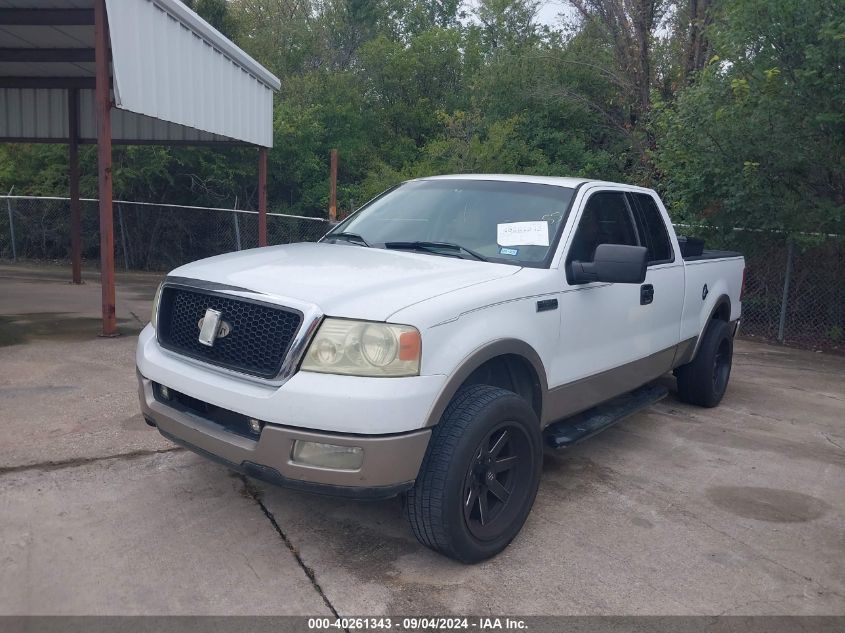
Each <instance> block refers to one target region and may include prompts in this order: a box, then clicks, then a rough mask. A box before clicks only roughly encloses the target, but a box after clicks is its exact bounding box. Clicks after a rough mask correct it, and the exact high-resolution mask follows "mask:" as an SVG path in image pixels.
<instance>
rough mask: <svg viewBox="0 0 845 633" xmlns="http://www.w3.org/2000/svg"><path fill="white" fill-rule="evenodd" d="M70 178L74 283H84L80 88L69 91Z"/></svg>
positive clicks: (71, 250) (71, 254) (71, 245)
mask: <svg viewBox="0 0 845 633" xmlns="http://www.w3.org/2000/svg"><path fill="white" fill-rule="evenodd" d="M67 98H68V101H67V112H68V138H69V139H70V142H69V145H68V180H69V181H70V261H71V268H72V270H73V278H72V283H75V284H81V283H82V203H81V202H80V201H79V90H78V89H76V88H70V89H69V90H68V91H67Z"/></svg>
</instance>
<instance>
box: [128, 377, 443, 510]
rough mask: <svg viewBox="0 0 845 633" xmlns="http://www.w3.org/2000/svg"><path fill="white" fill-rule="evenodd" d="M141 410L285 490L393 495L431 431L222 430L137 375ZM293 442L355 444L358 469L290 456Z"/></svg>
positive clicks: (196, 447)
mask: <svg viewBox="0 0 845 633" xmlns="http://www.w3.org/2000/svg"><path fill="white" fill-rule="evenodd" d="M138 392H139V397H140V401H141V411H142V413H143V415H144V418H145V419H146V420H148V422H150V423H152V424H155V426H156V427H158V429H159V432H161V434H162V435H163V436H165V437H166V438H168V439H170V440H172V441H174V442H176V443H178V444H182V445H183V446H185V447H186V448H188V449H190V450H193V451H194V452H197V453H199V454H201V455H204V456H206V457H208V458H210V459H213V460H215V461H218V462H221V463H224V464H225V465H227V466H229V467H230V468H232V469H234V470H237V471H239V472H243V473H245V474H247V475H250V476H252V477H255V478H257V479H262V480H264V481H268V482H270V483H273V484H276V485H281V486H285V487H289V488H298V489H302V490H308V491H312V492H319V493H324V494H333V495H338V496H346V497H356V498H384V497H391V496H394V495H396V494H398V493H400V492H403V491H404V490H407V489H408V488H410V487H411V486H412V485H413V483H414V480H415V479H416V476H417V473H418V472H419V469H420V464H421V463H422V460H423V457H424V455H425V451H426V447H427V446H428V441H429V438H430V436H431V430H430V429H423V430H419V431H413V432H410V433H402V434H395V435H363V436H362V435H351V434H336V433H323V432H315V431H310V430H305V429H299V428H291V427H284V426H277V425H272V424H268V425H266V426H264V428H263V429H262V431H261V434H260V436H259V438H258V439H257V440H255V439H252V438H249V437H244V436H242V435H238V434H235V433H232V432H230V431H228V430H226V429H225V428H224V427H223V426H221V425H219V424H217V423H215V422H213V421H212V420H209V419H205V418H203V417H201V416H199V415H195V414H193V413H189V412H185V411H181V410H178V409H176V408H174V407H171V406H168V405H167V404H165V403H163V402H160V401H159V400H157V399H156V398H155V395H154V392H153V382H152V381H151V380H150V379H148V378H146V377H144V376H143V375H142V374H141V373H140V372H139V373H138ZM295 440H304V441H309V442H320V443H325V444H336V445H340V446H358V447H360V448H362V449H363V453H364V459H363V463H362V465H361V467H360V468H359V469H357V470H340V469H332V468H321V467H315V466H308V465H304V464H300V463H296V462H294V461H293V460H292V450H293V443H294V441H295Z"/></svg>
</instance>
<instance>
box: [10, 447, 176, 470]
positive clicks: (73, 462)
mask: <svg viewBox="0 0 845 633" xmlns="http://www.w3.org/2000/svg"><path fill="white" fill-rule="evenodd" d="M184 450H185V449H184V448H182V447H181V446H172V447H169V448H161V449H158V450H154V451H151V450H139V451H130V452H129V453H117V454H115V455H104V456H102V457H77V458H74V459H67V460H64V461H56V462H41V463H38V464H21V465H19V466H0V476H2V475H8V474H10V473H20V472H26V471H28V470H41V471H44V472H46V471H51V470H60V469H62V468H73V467H74V466H85V465H87V464H94V463H96V462H101V461H103V460H106V459H137V458H139V457H148V456H150V455H158V454H160V453H172V452H174V451H184Z"/></svg>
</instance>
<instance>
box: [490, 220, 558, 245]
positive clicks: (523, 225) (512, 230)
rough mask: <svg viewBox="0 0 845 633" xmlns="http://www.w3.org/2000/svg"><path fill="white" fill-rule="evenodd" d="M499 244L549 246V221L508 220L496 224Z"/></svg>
mask: <svg viewBox="0 0 845 633" xmlns="http://www.w3.org/2000/svg"><path fill="white" fill-rule="evenodd" d="M496 242H497V243H498V244H499V246H548V245H549V224H548V222H544V221H542V220H541V221H538V222H508V223H507V224H497V225H496Z"/></svg>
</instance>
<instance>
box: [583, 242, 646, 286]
mask: <svg viewBox="0 0 845 633" xmlns="http://www.w3.org/2000/svg"><path fill="white" fill-rule="evenodd" d="M647 265H648V249H647V248H646V247H645V246H627V245H625V244H599V245H598V246H597V247H596V251H595V255H594V257H593V261H591V262H582V261H578V260H573V261H572V262H571V263H570V265H569V266H570V268H569V270H570V276H571V278H572V282H573V283H576V284H586V283H590V282H593V281H601V282H605V283H619V284H641V283H643V281H645V275H646V267H647Z"/></svg>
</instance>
